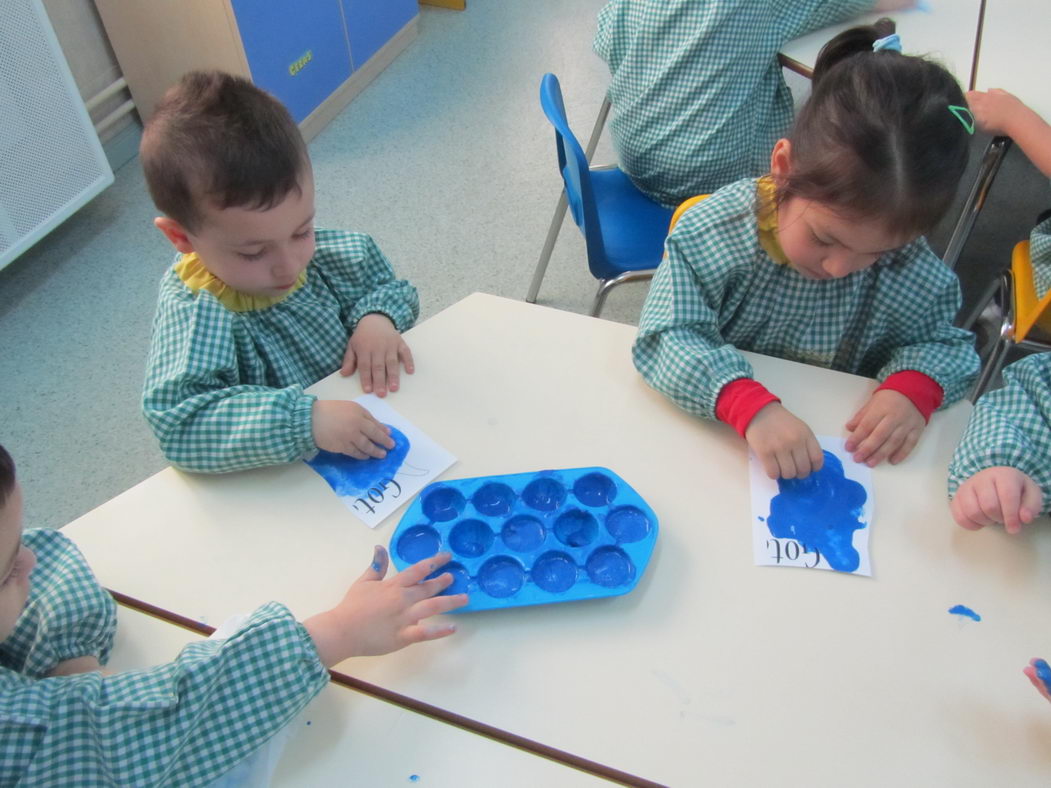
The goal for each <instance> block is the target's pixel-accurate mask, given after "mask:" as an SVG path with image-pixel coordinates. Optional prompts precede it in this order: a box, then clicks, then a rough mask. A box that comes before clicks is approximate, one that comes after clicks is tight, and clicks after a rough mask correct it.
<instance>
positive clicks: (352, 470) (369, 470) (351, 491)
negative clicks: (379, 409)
mask: <svg viewBox="0 0 1051 788" xmlns="http://www.w3.org/2000/svg"><path fill="white" fill-rule="evenodd" d="M388 426H390V425H388ZM390 436H391V438H392V439H393V440H394V448H393V449H388V450H387V456H386V457H384V458H383V459H377V458H375V457H370V458H369V459H367V460H356V459H354V458H353V457H350V456H348V455H346V454H339V453H337V452H331V451H324V450H320V451H318V453H317V455H316V456H315V457H313V458H312V459H309V460H307V461H306V463H307V465H309V466H310V467H311V468H313V469H314V470H315V471H317V472H318V473H319V474H320V475H321V478H323V479H324V480H325V481H326V482H328V484H329V487H331V488H332V489H333V490H335V492H336V495H341V496H352V497H356V496H359V495H364V494H365V493H366V492H368V490H369V488H370V487H375V486H377V485H380V486H382V484H383V482H385V481H386V480H387V479H391V478H393V477H394V474H395V473H397V472H398V469H399V468H401V464H402V463H403V462H405V457H406V456H407V455H408V453H409V449H410V448H411V445H410V443H409V439H408V438H407V437H406V436H405V433H403V432H401V430H398V429H396V428H394V427H391V428H390Z"/></svg>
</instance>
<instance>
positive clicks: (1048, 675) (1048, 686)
mask: <svg viewBox="0 0 1051 788" xmlns="http://www.w3.org/2000/svg"><path fill="white" fill-rule="evenodd" d="M1022 672H1023V673H1024V674H1025V675H1026V676H1028V677H1029V680H1030V681H1031V682H1033V686H1034V687H1036V691H1037V692H1039V693H1040V694H1041V695H1043V696H1044V697H1045V698H1047V700H1049V701H1051V665H1048V664H1047V662H1045V661H1044V660H1042V659H1037V658H1033V659H1031V660H1029V665H1028V666H1026V667H1024V668H1022Z"/></svg>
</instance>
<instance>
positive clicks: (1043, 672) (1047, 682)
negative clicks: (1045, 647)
mask: <svg viewBox="0 0 1051 788" xmlns="http://www.w3.org/2000/svg"><path fill="white" fill-rule="evenodd" d="M1033 668H1034V669H1035V670H1036V677H1037V678H1038V679H1040V681H1041V682H1043V684H1044V688H1045V689H1046V690H1047V691H1048V692H1049V693H1051V665H1048V664H1047V661H1046V660H1043V659H1034V660H1033Z"/></svg>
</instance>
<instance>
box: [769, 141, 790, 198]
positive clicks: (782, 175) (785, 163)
mask: <svg viewBox="0 0 1051 788" xmlns="http://www.w3.org/2000/svg"><path fill="white" fill-rule="evenodd" d="M791 171H792V143H791V142H789V141H788V140H786V139H785V138H784V137H782V138H781V139H779V140H778V141H777V142H776V143H775V144H774V150H773V152H772V153H771V154H770V174H771V175H772V176H773V178H774V183H776V184H777V185H778V186H780V185H781V184H783V183H784V182H785V181H786V180H788V176H789V173H791Z"/></svg>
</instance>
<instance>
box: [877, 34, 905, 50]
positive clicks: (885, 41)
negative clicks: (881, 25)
mask: <svg viewBox="0 0 1051 788" xmlns="http://www.w3.org/2000/svg"><path fill="white" fill-rule="evenodd" d="M884 49H887V50H890V51H891V52H901V39H900V38H899V37H898V34H897V33H891V34H890V35H889V36H883V38H877V39H876V40H875V41H873V42H872V51H873V52H882V51H883V50H884Z"/></svg>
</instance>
